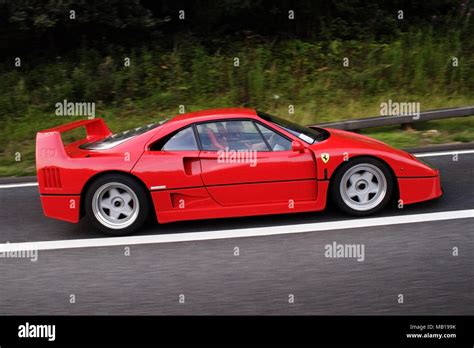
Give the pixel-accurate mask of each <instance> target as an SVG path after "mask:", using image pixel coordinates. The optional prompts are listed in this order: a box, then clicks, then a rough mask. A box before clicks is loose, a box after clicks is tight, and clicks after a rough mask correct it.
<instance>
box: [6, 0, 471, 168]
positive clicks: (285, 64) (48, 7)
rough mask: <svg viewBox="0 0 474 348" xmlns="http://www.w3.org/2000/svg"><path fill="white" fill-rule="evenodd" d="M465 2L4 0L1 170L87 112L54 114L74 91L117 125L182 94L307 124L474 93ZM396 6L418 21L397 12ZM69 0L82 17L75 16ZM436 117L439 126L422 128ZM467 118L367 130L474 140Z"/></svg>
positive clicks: (430, 139) (458, 100)
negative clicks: (38, 137)
mask: <svg viewBox="0 0 474 348" xmlns="http://www.w3.org/2000/svg"><path fill="white" fill-rule="evenodd" d="M470 6H471V4H470V3H469V2H467V1H439V2H432V3H429V2H425V1H413V2H411V3H410V4H409V5H407V4H405V3H403V2H397V1H394V2H393V3H392V4H391V5H381V4H378V3H376V2H374V3H371V2H364V1H360V2H358V1H355V2H354V1H337V2H334V3H332V2H321V3H319V2H314V1H300V2H298V3H297V5H296V4H290V3H287V2H285V1H281V2H276V3H272V4H270V3H266V2H265V1H255V2H246V1H233V0H227V1H222V2H221V3H220V4H218V3H217V2H216V3H215V4H210V3H208V2H205V1H195V2H192V4H188V3H187V2H184V1H173V2H171V1H161V2H158V4H149V3H147V2H140V1H125V2H119V1H114V0H111V1H105V2H90V3H89V2H73V1H62V2H59V3H58V4H56V5H55V6H53V5H52V4H51V3H49V2H42V1H26V2H21V1H20V2H3V3H2V4H0V9H1V10H2V11H0V19H3V20H2V21H0V37H1V38H8V39H7V40H0V41H1V42H3V43H2V44H1V45H3V44H4V43H5V42H8V47H6V49H5V50H3V49H2V52H8V54H7V55H5V56H4V57H2V59H0V110H2V113H1V114H0V122H1V123H0V132H1V134H2V136H1V137H0V175H28V174H33V173H34V139H35V133H36V132H37V131H38V130H40V129H45V128H48V127H50V126H54V125H57V124H61V123H66V122H69V121H73V120H76V119H78V118H79V116H56V115H55V104H56V103H58V102H62V101H63V100H65V99H66V100H68V101H72V102H83V101H84V102H95V103H96V116H97V117H104V118H105V119H106V120H107V122H108V124H109V125H110V127H111V129H112V130H114V131H121V130H124V129H128V128H131V127H135V126H139V125H142V124H144V123H147V122H150V121H151V120H159V119H161V118H163V117H165V116H166V117H169V116H172V115H175V114H177V113H178V109H179V106H180V105H183V106H184V107H185V109H186V111H192V110H198V109H204V108H214V107H229V106H248V107H253V108H257V109H260V110H265V111H267V112H269V113H274V114H278V115H281V116H282V117H286V118H291V119H293V120H294V121H296V122H300V123H302V124H314V123H319V122H325V121H330V120H341V119H346V118H353V117H364V116H371V115H373V116H376V115H378V114H379V113H380V103H381V102H385V101H387V100H389V99H391V100H394V101H399V102H419V103H420V104H421V108H422V110H428V109H432V108H439V107H449V106H461V105H472V104H473V101H474V54H473V52H474V40H472V37H473V33H474V30H473V25H472V21H470V17H471V13H474V10H473V9H471V8H470ZM293 7H294V11H295V20H294V21H290V20H288V11H289V9H292V8H293ZM401 8H402V9H404V15H405V18H406V17H408V18H409V20H408V19H406V20H399V19H397V13H398V10H399V9H401ZM71 9H74V10H75V11H76V13H77V19H76V20H70V19H68V15H69V11H70V10H71ZM181 9H185V18H186V19H185V20H181V21H180V20H179V19H178V15H179V11H180V10H181ZM97 33H100V35H97ZM0 48H1V47H0ZM16 57H20V58H21V66H15V65H14V62H15V58H16ZM345 58H347V59H348V66H344V65H343V62H344V59H345ZM127 59H129V61H130V65H129V66H128V64H127V62H128V60H127ZM456 59H457V60H456ZM455 60H456V62H457V64H455V63H454V62H455ZM290 105H292V106H293V107H294V110H295V111H294V113H290V112H289V106H290ZM432 128H433V129H436V130H437V131H438V132H431V133H426V131H427V130H429V129H432ZM416 129H418V131H417V130H416ZM472 129H474V127H473V121H472V118H465V119H458V120H446V121H439V122H429V123H423V124H418V125H416V126H415V130H414V131H412V132H403V131H401V130H399V129H398V128H396V127H386V128H382V129H379V130H369V131H368V133H369V135H371V136H375V137H377V138H380V139H382V140H384V141H387V142H389V143H391V144H393V145H395V146H402V147H403V146H416V145H419V144H429V143H440V142H451V141H463V142H465V141H472V140H473V139H474V137H473V135H474V134H473V131H472ZM423 134H425V135H423ZM19 158H20V160H19V161H18V159H19Z"/></svg>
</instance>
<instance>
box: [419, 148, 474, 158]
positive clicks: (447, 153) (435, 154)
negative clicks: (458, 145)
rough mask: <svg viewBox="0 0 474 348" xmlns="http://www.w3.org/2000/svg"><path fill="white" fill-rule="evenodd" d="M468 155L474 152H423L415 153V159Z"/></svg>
mask: <svg viewBox="0 0 474 348" xmlns="http://www.w3.org/2000/svg"><path fill="white" fill-rule="evenodd" d="M467 153H474V150H458V151H440V152H423V153H414V154H413V156H415V157H435V156H449V155H454V154H458V155H462V154H467Z"/></svg>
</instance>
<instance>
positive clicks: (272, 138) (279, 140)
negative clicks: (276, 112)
mask: <svg viewBox="0 0 474 348" xmlns="http://www.w3.org/2000/svg"><path fill="white" fill-rule="evenodd" d="M256 124H257V127H258V130H259V131H260V132H262V135H263V137H264V138H265V140H266V141H267V143H268V145H270V147H271V148H272V150H273V151H290V150H291V141H290V140H288V139H287V138H285V137H284V136H282V135H280V134H278V133H277V132H275V131H273V130H271V129H270V128H268V127H265V126H263V125H261V124H260V123H256Z"/></svg>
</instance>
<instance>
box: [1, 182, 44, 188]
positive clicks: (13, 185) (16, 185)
mask: <svg viewBox="0 0 474 348" xmlns="http://www.w3.org/2000/svg"><path fill="white" fill-rule="evenodd" d="M28 186H38V183H37V182H24V183H16V184H2V185H0V188H14V187H28Z"/></svg>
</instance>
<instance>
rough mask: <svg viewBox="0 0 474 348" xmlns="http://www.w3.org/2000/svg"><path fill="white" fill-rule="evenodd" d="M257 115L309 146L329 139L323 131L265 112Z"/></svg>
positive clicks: (259, 112)
mask: <svg viewBox="0 0 474 348" xmlns="http://www.w3.org/2000/svg"><path fill="white" fill-rule="evenodd" d="M257 115H258V116H260V117H261V118H263V119H264V120H265V121H269V122H272V123H274V124H276V125H277V126H279V127H281V128H283V129H284V130H286V131H287V132H289V133H291V134H293V135H294V136H295V137H298V138H299V139H301V140H303V141H304V142H306V143H308V144H313V143H315V142H318V141H321V140H325V139H327V137H328V133H327V132H326V131H325V130H323V129H319V128H317V129H313V128H308V127H304V126H300V125H299V124H296V123H293V122H291V121H288V120H285V119H283V118H280V117H276V116H272V115H269V114H267V113H265V112H261V111H257Z"/></svg>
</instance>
